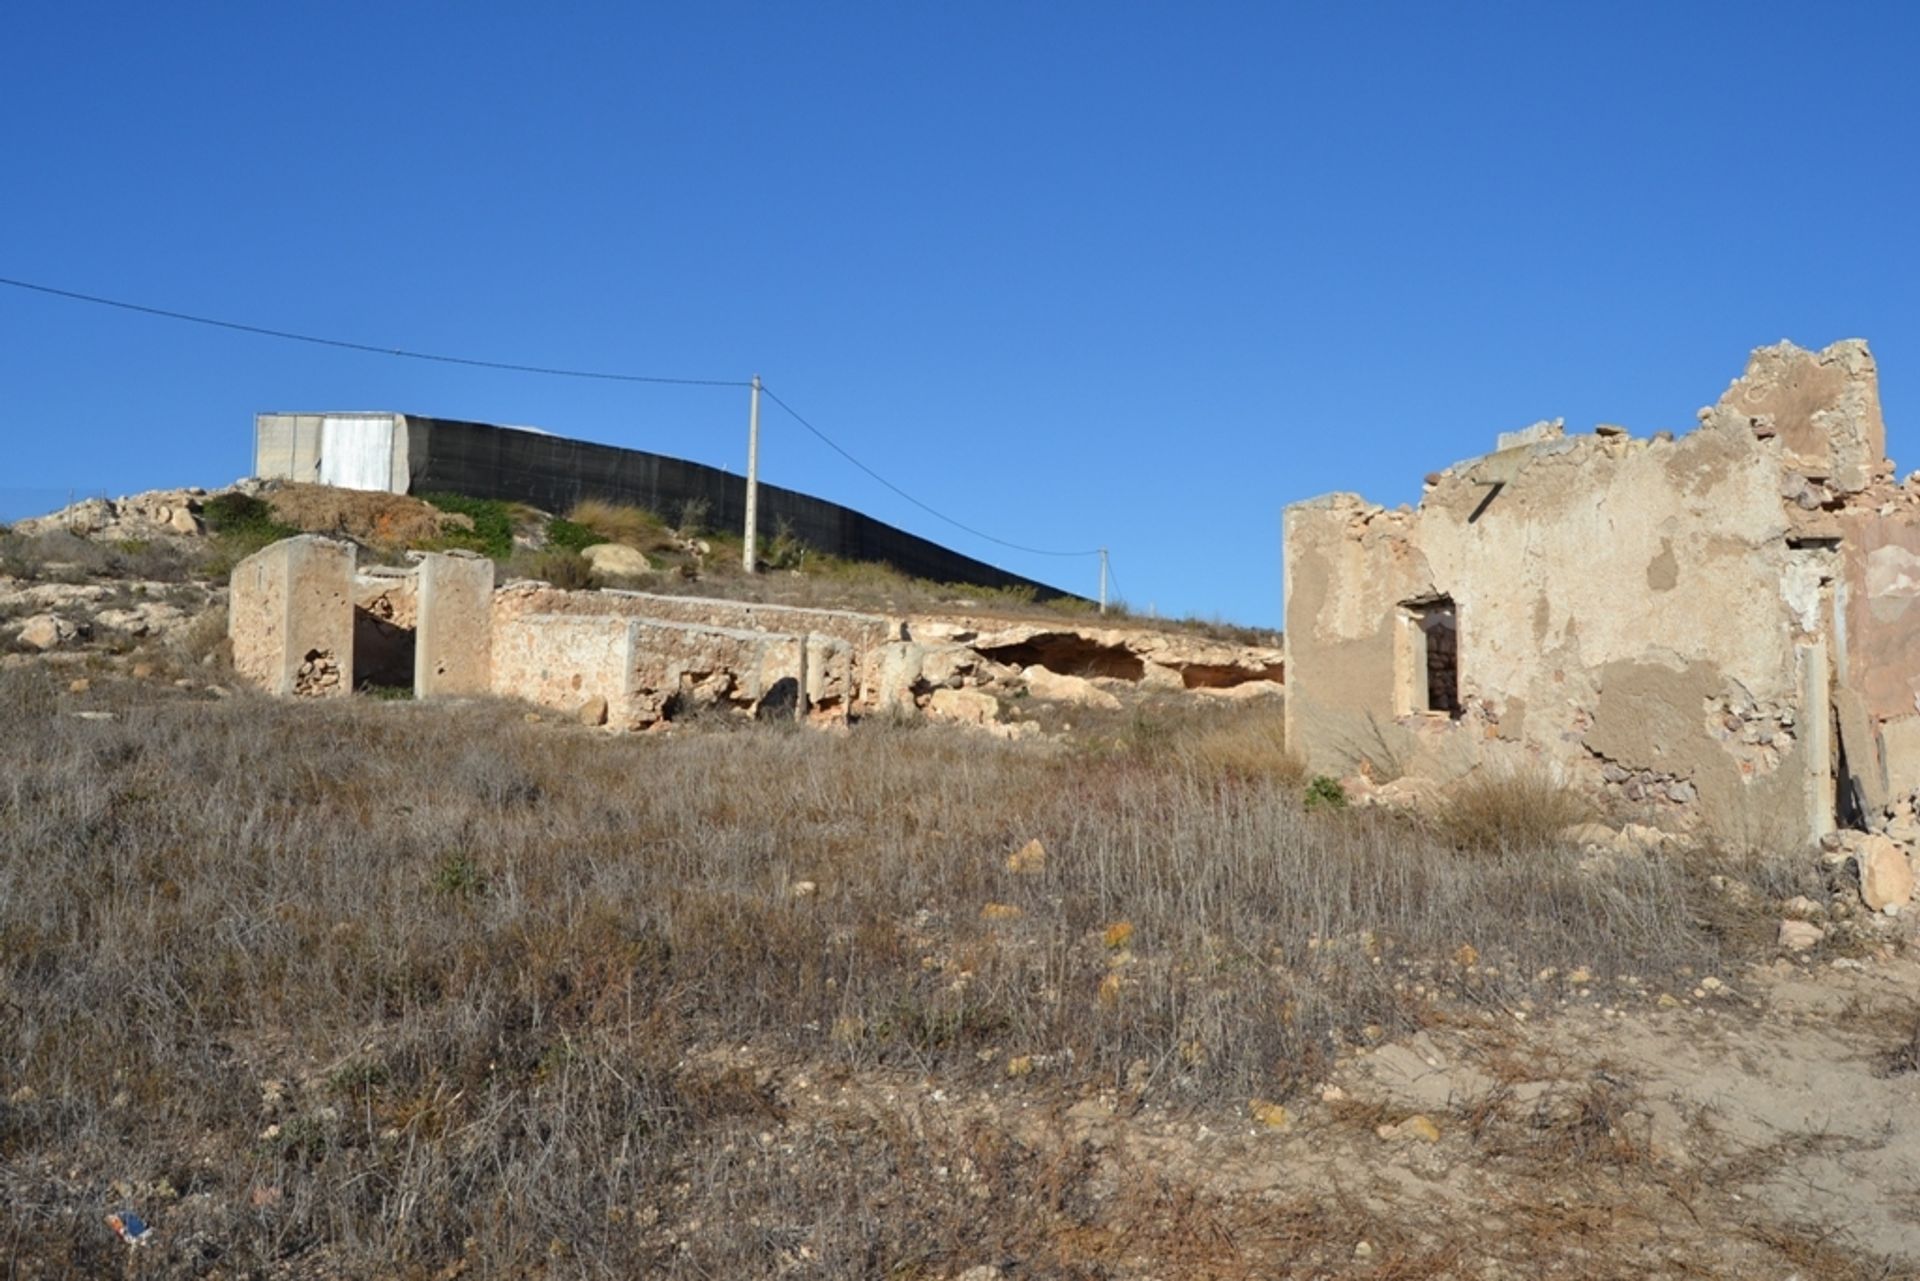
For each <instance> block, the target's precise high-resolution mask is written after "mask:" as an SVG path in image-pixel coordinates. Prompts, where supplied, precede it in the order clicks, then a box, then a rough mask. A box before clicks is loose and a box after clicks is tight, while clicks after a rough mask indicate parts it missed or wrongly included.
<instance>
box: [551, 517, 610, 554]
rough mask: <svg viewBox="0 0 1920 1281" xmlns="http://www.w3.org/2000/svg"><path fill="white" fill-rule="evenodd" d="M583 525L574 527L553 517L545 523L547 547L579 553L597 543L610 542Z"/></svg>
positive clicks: (568, 522)
mask: <svg viewBox="0 0 1920 1281" xmlns="http://www.w3.org/2000/svg"><path fill="white" fill-rule="evenodd" d="M611 541H612V540H611V539H608V538H603V537H601V536H600V535H599V534H597V533H595V532H594V531H593V530H591V529H588V528H587V527H586V526H585V525H576V524H574V523H573V522H572V521H570V520H566V519H563V518H561V517H559V516H555V517H554V518H553V519H552V520H550V521H548V522H547V545H548V546H549V547H557V548H559V549H560V550H562V551H569V552H581V551H585V550H586V549H587V548H589V547H592V546H594V545H595V544H597V543H605V542H611Z"/></svg>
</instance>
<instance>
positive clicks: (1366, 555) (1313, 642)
mask: <svg viewBox="0 0 1920 1281" xmlns="http://www.w3.org/2000/svg"><path fill="white" fill-rule="evenodd" d="M1884 442H1885V428H1884V424H1883V423H1882V421H1881V415H1880V407H1879V395H1878V390H1877V386H1876V384H1875V369H1874V365H1873V359H1872V356H1871V355H1870V354H1869V353H1868V351H1867V349H1866V346H1865V344H1864V343H1859V342H1847V343H1839V344H1835V345H1834V346H1832V347H1829V348H1827V349H1826V350H1825V351H1821V352H1818V353H1815V352H1808V351H1804V350H1802V349H1800V348H1797V347H1793V346H1792V345H1791V344H1781V345H1779V346H1776V347H1769V348H1763V349H1761V350H1759V351H1756V352H1755V353H1754V355H1753V359H1752V361H1751V362H1750V364H1749V366H1748V371H1747V374H1746V375H1745V376H1744V377H1743V378H1741V379H1739V380H1736V381H1735V383H1734V384H1733V386H1732V387H1731V388H1729V390H1728V392H1727V393H1726V394H1725V395H1724V396H1723V397H1722V398H1721V400H1720V401H1719V402H1718V403H1717V404H1716V405H1714V406H1712V407H1710V408H1708V409H1706V410H1702V411H1701V414H1700V426H1699V427H1698V429H1696V430H1694V431H1692V432H1689V433H1687V434H1686V435H1684V436H1681V437H1679V438H1678V439H1675V438H1674V437H1673V436H1672V435H1671V434H1670V433H1660V434H1658V435H1656V436H1654V437H1653V438H1651V439H1636V438H1633V437H1631V436H1629V435H1628V434H1626V433H1625V432H1624V431H1622V430H1621V429H1619V428H1615V427H1602V428H1600V429H1598V430H1597V431H1595V432H1594V433H1593V434H1590V435H1568V434H1567V433H1566V432H1565V429H1564V427H1563V426H1562V425H1561V424H1559V423H1542V424H1537V425H1536V426H1535V427H1533V428H1529V429H1526V430H1524V431H1521V432H1516V433H1511V434H1509V435H1506V436H1503V437H1501V439H1500V442H1499V443H1500V445H1501V446H1502V447H1501V448H1499V449H1497V450H1496V451H1495V452H1494V453H1491V454H1489V455H1486V456H1484V457H1481V458H1476V459H1472V460H1469V461H1467V462H1463V463H1460V464H1457V465H1455V466H1453V467H1449V468H1447V469H1446V470H1444V471H1442V472H1439V473H1437V474H1434V475H1432V476H1429V477H1428V478H1427V484H1426V487H1425V491H1424V494H1423V496H1422V499H1421V501H1420V504H1419V505H1418V507H1417V508H1401V509H1397V510H1387V509H1385V508H1382V507H1379V506H1377V505H1373V504H1369V503H1367V502H1365V501H1364V500H1362V499H1360V498H1358V497H1357V496H1355V495H1351V494H1336V495H1332V496H1329V497H1326V498H1320V499H1315V500H1311V501H1309V502H1305V503H1300V504H1296V505H1294V506H1292V507H1290V508H1289V509H1288V510H1287V513H1286V518H1285V561H1286V575H1285V583H1286V602H1285V614H1286V632H1285V645H1286V671H1287V677H1288V701H1287V717H1288V741H1289V743H1290V744H1291V745H1293V746H1294V748H1295V749H1296V750H1298V751H1300V752H1302V753H1303V755H1305V756H1306V758H1307V759H1308V762H1309V765H1310V767H1311V768H1313V769H1314V770H1316V771H1318V772H1326V773H1336V774H1344V773H1347V772H1350V771H1354V770H1364V771H1367V772H1371V773H1374V774H1376V775H1379V776H1385V775H1398V774H1403V773H1406V774H1415V775H1420V776H1426V777H1432V778H1437V779H1439V780H1441V781H1447V780H1451V779H1453V778H1457V777H1459V776H1461V775H1464V774H1466V773H1468V772H1470V771H1472V770H1475V769H1480V768H1486V767H1494V768H1520V767H1523V766H1533V767H1544V768H1546V769H1548V770H1549V771H1551V772H1553V773H1555V774H1558V775H1559V776H1561V777H1563V778H1565V779H1567V780H1569V781H1572V782H1575V783H1577V784H1580V785H1582V786H1586V787H1590V788H1592V789H1594V790H1596V791H1599V792H1604V793H1607V794H1609V795H1611V796H1614V797H1615V798H1617V799H1618V800H1620V801H1622V802H1625V803H1628V804H1630V805H1631V806H1633V807H1636V808H1638V809H1640V810H1643V811H1646V812H1647V813H1648V814H1649V816H1650V817H1653V818H1655V819H1658V820H1661V821H1663V822H1665V823H1667V824H1668V825H1670V826H1681V827H1699V828H1703V829H1706V830H1710V831H1712V832H1715V833H1717V834H1720V835H1722V836H1724V837H1727V838H1729V839H1733V840H1738V841H1743V842H1757V841H1759V840H1761V839H1771V838H1774V837H1778V836H1780V835H1787V836H1789V837H1791V838H1793V839H1811V838H1813V837H1816V836H1818V835H1820V834H1821V833H1822V831H1823V830H1824V828H1825V826H1826V825H1828V824H1829V823H1831V822H1832V821H1833V811H1834V806H1835V802H1836V798H1835V796H1834V795H1833V794H1834V793H1835V792H1836V791H1839V790H1844V788H1845V786H1846V784H1847V782H1848V780H1847V778H1845V777H1842V778H1839V779H1836V777H1835V774H1834V770H1835V768H1836V764H1837V761H1836V758H1837V756H1838V754H1839V750H1840V749H1844V751H1845V763H1846V765H1847V767H1848V768H1849V769H1850V770H1851V771H1853V772H1854V773H1856V774H1860V775H1862V776H1863V778H1862V780H1859V781H1862V783H1863V788H1862V790H1863V791H1864V793H1865V794H1866V795H1867V798H1868V800H1878V801H1884V800H1885V799H1886V797H1887V796H1888V795H1889V793H1890V792H1897V791H1898V790H1899V787H1898V786H1897V785H1898V784H1900V783H1904V782H1907V781H1909V780H1912V778H1913V774H1914V771H1915V766H1914V762H1913V759H1912V749H1911V744H1912V743H1913V740H1914V739H1915V738H1916V737H1920V730H1917V729H1916V725H1920V721H1916V719H1915V717H1916V713H1920V654H1917V653H1916V649H1917V648H1920V647H1917V646H1916V645H1915V643H1914V641H1915V634H1914V625H1915V623H1916V622H1920V610H1916V609H1914V608H1913V603H1914V599H1915V597H1916V596H1920V483H1916V481H1915V478H1912V477H1910V478H1909V482H1908V484H1907V485H1905V486H1894V485H1893V484H1892V483H1891V474H1892V465H1891V464H1890V463H1889V462H1888V461H1887V460H1886V459H1885V458H1884V456H1883V455H1884ZM1441 599H1446V600H1449V601H1451V602H1452V604H1453V606H1454V608H1455V609H1456V610H1457V618H1458V634H1457V645H1458V658H1457V671H1458V682H1459V691H1458V692H1459V702H1460V711H1459V712H1458V713H1457V714H1454V715H1447V714H1443V713H1440V712H1433V711H1428V710H1426V709H1425V707H1424V706H1422V705H1418V704H1419V697H1418V696H1419V692H1420V690H1421V689H1422V688H1424V678H1423V677H1422V678H1420V679H1416V678H1415V676H1414V668H1415V667H1416V665H1417V664H1418V663H1419V662H1420V661H1421V655H1422V653H1423V650H1422V644H1423V642H1422V640H1421V639H1420V636H1419V633H1418V629H1417V626H1416V625H1415V620H1414V615H1415V614H1416V613H1417V611H1418V609H1419V607H1420V606H1421V605H1422V604H1423V603H1428V602H1432V601H1436V600H1441ZM1856 700H1857V701H1858V703H1859V707H1860V714H1859V715H1858V716H1852V715H1851V714H1849V716H1848V717H1841V718H1839V719H1836V717H1838V714H1839V712H1840V711H1844V710H1845V709H1846V708H1847V707H1849V706H1850V705H1851V703H1852V701H1856ZM1849 726H1851V728H1849ZM1834 729H1837V730H1838V733H1830V732H1829V731H1830V730H1834ZM1855 740H1859V741H1855ZM1867 775H1871V777H1865V776H1867ZM1866 784H1878V786H1870V785H1866ZM1839 801H1840V804H1839V809H1840V811H1842V816H1843V817H1844V811H1845V810H1846V808H1847V801H1848V798H1847V797H1841V798H1839Z"/></svg>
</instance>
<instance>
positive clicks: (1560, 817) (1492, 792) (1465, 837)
mask: <svg viewBox="0 0 1920 1281" xmlns="http://www.w3.org/2000/svg"><path fill="white" fill-rule="evenodd" d="M1596 813H1597V811H1596V810H1595V808H1594V806H1593V803H1592V802H1591V801H1590V800H1588V799H1587V798H1586V797H1585V796H1584V795H1582V794H1581V793H1580V792H1579V791H1577V790H1576V789H1574V788H1573V787H1572V786H1570V785H1569V784H1567V783H1565V782H1563V781H1561V780H1559V779H1556V778H1554V777H1553V776H1552V775H1550V774H1548V773H1547V772H1546V771H1544V770H1539V769H1523V770H1510V771H1500V770H1493V769H1481V770H1479V771H1478V772H1476V773H1474V774H1472V775H1470V776H1469V777H1467V778H1466V779H1463V780H1462V781H1461V782H1459V783H1457V784H1455V785H1454V786H1453V788H1452V789H1450V790H1449V791H1448V793H1447V796H1446V799H1445V801H1444V802H1443V803H1442V804H1441V807H1440V810H1439V814H1438V818H1437V822H1436V828H1437V830H1438V832H1439V834H1440V835H1441V836H1442V837H1443V838H1444V839H1445V840H1446V841H1447V842H1448V843H1450V844H1451V845H1453V846H1454V848H1456V849H1461V850H1467V851H1477V852H1481V853H1498V852H1501V851H1508V850H1539V849H1541V848H1544V847H1546V846H1548V845H1551V844H1553V843H1554V841H1555V840H1556V839H1558V836H1559V833H1560V831H1561V829H1563V828H1566V827H1570V826H1572V825H1573V824H1575V823H1584V822H1588V821H1590V820H1592V819H1593V818H1594V817H1595V816H1596Z"/></svg>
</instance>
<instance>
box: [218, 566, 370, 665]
mask: <svg viewBox="0 0 1920 1281" xmlns="http://www.w3.org/2000/svg"><path fill="white" fill-rule="evenodd" d="M230 586H231V594H230V596H229V598H228V605H227V611H228V614H227V616H228V624H227V632H228V635H229V637H230V638H231V639H232V641H233V666H234V671H235V673H236V674H237V675H238V676H239V677H240V678H241V679H242V680H244V681H246V682H247V683H248V684H251V685H253V686H255V687H257V688H259V689H263V690H265V691H266V692H267V693H269V694H281V695H295V696H298V697H303V698H314V697H324V696H333V695H342V694H348V693H351V692H352V691H353V599H354V548H353V544H351V543H342V542H336V541H334V540H333V539H330V538H319V537H315V536H313V535H310V534H308V535H302V536H300V537H298V538H288V539H284V540H282V541H280V542H277V543H274V544H272V545H271V546H269V547H264V548H262V549H261V550H259V551H257V552H255V553H254V554H253V555H251V556H249V557H247V558H246V559H245V560H243V561H241V562H240V563H239V564H238V565H235V566H234V567H233V574H232V577H231V579H230Z"/></svg>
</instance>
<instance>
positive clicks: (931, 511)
mask: <svg viewBox="0 0 1920 1281" xmlns="http://www.w3.org/2000/svg"><path fill="white" fill-rule="evenodd" d="M760 390H761V391H762V392H763V393H765V394H766V397H767V399H768V400H771V401H772V402H773V403H774V404H776V405H778V406H780V408H782V409H784V410H786V411H787V416H788V417H790V418H792V419H793V421H795V422H797V423H799V424H800V425H801V426H802V427H805V428H806V429H807V430H808V431H810V432H812V433H813V434H814V435H815V436H817V437H818V438H819V439H820V441H821V443H822V444H824V445H826V447H827V448H828V449H831V450H832V451H833V452H834V453H836V454H838V455H840V456H841V457H842V458H844V459H846V460H847V461H848V462H850V463H852V464H853V465H854V466H855V467H858V468H859V469H860V470H861V471H863V472H865V473H866V474H867V475H869V476H871V477H872V478H873V479H875V480H877V481H879V482H880V483H881V484H882V485H885V486H886V487H887V488H888V489H891V490H892V491H893V492H894V493H896V494H898V495H900V497H902V498H904V499H906V500H907V501H908V502H910V503H912V504H913V505H914V506H915V507H918V508H919V509H920V510H921V511H923V512H926V513H927V514H928V515H930V516H933V517H936V518H938V519H940V520H944V521H945V522H947V524H949V525H952V526H953V527H954V528H955V529H959V530H964V531H966V532H967V533H969V534H972V535H973V536H974V537H975V538H980V539H985V540H986V541H987V542H989V543H997V544H998V545H1000V546H1001V547H1010V548H1012V549H1013V550H1014V551H1017V552H1026V553H1027V554H1029V555H1032V556H1098V555H1099V554H1100V549H1099V548H1098V547H1092V548H1088V549H1087V550H1086V551H1073V552H1067V551H1054V550H1051V549H1049V548H1045V547H1028V546H1026V545H1025V544H1024V543H1010V542H1008V541H1007V540H1006V539H1004V538H995V537H994V536H993V535H992V534H989V533H986V532H985V531H984V530H978V529H975V528H974V527H973V526H971V525H968V524H964V523H962V522H961V521H957V520H955V519H954V518H953V517H951V516H949V515H947V514H946V513H945V512H943V511H940V510H939V509H937V508H934V507H929V506H928V505H927V504H925V503H923V502H921V501H920V500H919V499H918V498H915V497H914V496H913V495H912V494H909V493H908V492H907V491H906V490H904V489H902V488H900V486H898V485H896V484H894V483H893V482H892V481H890V480H888V479H887V478H886V477H885V476H882V475H881V474H880V473H879V472H877V471H875V470H874V469H873V468H871V467H869V466H867V465H866V464H865V463H863V462H861V461H860V460H859V459H858V458H855V457H854V456H853V455H852V454H850V453H848V452H847V451H846V450H844V449H842V448H841V447H840V445H839V442H837V441H835V440H834V439H833V437H831V436H829V435H827V433H825V432H823V431H821V430H820V429H819V428H818V427H815V426H814V425H813V424H812V423H810V422H808V421H807V420H806V419H805V418H803V417H801V416H800V411H799V410H797V409H795V408H794V407H793V406H792V405H789V404H788V403H787V402H786V401H784V400H782V399H780V397H779V396H777V395H775V394H774V391H773V388H771V387H769V386H767V385H766V384H765V383H762V384H760Z"/></svg>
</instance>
